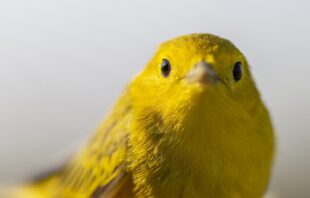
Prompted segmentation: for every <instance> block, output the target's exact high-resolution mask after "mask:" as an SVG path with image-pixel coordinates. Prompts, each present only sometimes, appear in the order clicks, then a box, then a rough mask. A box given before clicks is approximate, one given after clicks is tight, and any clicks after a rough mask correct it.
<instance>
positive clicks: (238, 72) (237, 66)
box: [233, 62, 242, 81]
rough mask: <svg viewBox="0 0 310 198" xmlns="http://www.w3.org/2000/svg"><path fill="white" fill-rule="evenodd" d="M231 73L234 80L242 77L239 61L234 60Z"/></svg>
mask: <svg viewBox="0 0 310 198" xmlns="http://www.w3.org/2000/svg"><path fill="white" fill-rule="evenodd" d="M233 75H234V79H235V81H239V80H240V79H241V77H242V64H241V63H240V62H236V63H235V66H234V69H233Z"/></svg>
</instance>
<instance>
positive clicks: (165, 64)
mask: <svg viewBox="0 0 310 198" xmlns="http://www.w3.org/2000/svg"><path fill="white" fill-rule="evenodd" d="M170 71H171V65H170V63H169V61H168V60H167V59H163V60H162V62H161V74H162V75H163V76H164V77H168V76H169V74H170Z"/></svg>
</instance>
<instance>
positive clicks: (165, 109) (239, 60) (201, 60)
mask: <svg viewBox="0 0 310 198" xmlns="http://www.w3.org/2000/svg"><path fill="white" fill-rule="evenodd" d="M131 90H132V91H131V93H132V97H133V103H134V105H136V106H137V108H138V109H140V111H156V114H157V116H158V117H160V118H162V119H163V120H165V122H166V120H168V121H171V122H173V123H174V125H178V124H179V125H180V124H181V123H180V122H182V121H183V120H184V119H185V117H186V116H190V115H191V111H190V110H191V109H193V108H192V107H197V108H202V107H204V108H207V107H205V106H211V105H212V106H213V107H214V106H220V105H221V103H231V104H232V105H238V106H241V107H242V108H243V107H244V108H247V106H248V105H247V103H249V102H250V101H252V100H253V99H255V98H257V95H258V94H257V91H256V88H255V85H254V83H253V81H252V78H251V75H250V72H249V69H248V64H247V62H246V59H245V57H244V56H243V55H242V54H241V52H240V51H239V50H238V49H237V48H236V47H235V46H234V45H233V44H232V43H230V42H229V41H227V40H225V39H222V38H219V37H217V36H213V35H209V34H195V35H188V36H182V37H179V38H176V39H174V40H171V41H168V42H166V43H164V44H163V45H161V46H160V48H159V50H158V51H157V53H156V54H155V56H154V57H153V59H152V60H151V61H150V62H149V64H148V65H147V67H146V68H145V70H144V71H143V72H142V73H141V74H140V75H139V76H138V77H137V78H136V79H135V80H134V82H133V83H132V89H131ZM208 101H209V102H208ZM209 109H210V108H209ZM137 111H139V110H137ZM215 113H216V112H215Z"/></svg>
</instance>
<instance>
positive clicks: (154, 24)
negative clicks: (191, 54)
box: [0, 0, 310, 198]
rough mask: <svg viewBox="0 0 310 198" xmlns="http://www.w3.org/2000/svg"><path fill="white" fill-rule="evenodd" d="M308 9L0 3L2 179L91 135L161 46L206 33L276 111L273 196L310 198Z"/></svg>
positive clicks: (277, 2) (277, 4)
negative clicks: (219, 41) (235, 56)
mask: <svg viewBox="0 0 310 198" xmlns="http://www.w3.org/2000/svg"><path fill="white" fill-rule="evenodd" d="M309 10H310V3H309V1H306V0H305V1H302V0H296V1H285V0H273V1H251V2H250V1H241V0H234V1H221V0H212V1H211V0H204V1H195V0H191V1H184V0H178V1H177V0H174V1H164V0H156V1H145V0H144V1H143V0H141V1H137V0H131V1H112V0H111V1H99V0H93V1H82V0H53V1H41V0H28V1H23V0H20V1H18V0H10V1H1V2H0V182H2V183H3V182H9V181H16V180H18V179H20V178H25V177H27V176H29V175H32V174H33V173H35V172H38V170H41V169H42V167H44V166H46V165H47V164H48V162H49V161H50V159H51V158H53V157H54V156H56V155H58V153H61V152H62V151H63V150H64V149H66V148H68V147H70V145H74V144H75V143H76V142H78V141H79V140H81V139H83V138H84V137H87V136H89V135H90V134H91V133H92V132H94V130H95V129H96V127H97V126H98V124H99V122H100V121H101V119H102V118H103V117H104V115H105V114H106V112H108V110H109V108H110V107H111V105H112V104H113V102H114V101H115V99H116V98H117V97H118V95H119V94H120V93H121V92H122V89H123V87H124V86H125V84H126V83H127V82H128V81H129V80H130V79H131V78H132V76H133V75H135V74H136V73H137V72H138V71H139V70H140V69H141V68H143V66H144V65H145V64H146V62H147V61H148V59H149V58H150V57H151V56H152V54H153V52H154V50H155V49H156V46H158V44H160V43H161V42H163V41H165V40H167V39H170V38H173V37H175V36H178V35H182V34H187V33H193V32H210V33H213V34H216V35H220V36H222V37H225V38H228V39H229V40H231V41H232V42H233V43H235V44H236V45H237V46H238V47H239V48H240V49H241V51H242V52H243V53H244V54H245V55H246V56H247V58H248V61H249V63H250V64H251V66H252V71H253V73H254V76H255V79H256V81H257V84H258V87H259V89H260V90H261V93H262V97H263V98H264V100H265V101H266V104H267V105H268V107H269V109H270V111H271V114H272V117H273V121H274V126H275V129H276V131H277V137H278V155H277V159H276V164H275V168H274V174H273V181H272V184H271V187H270V190H271V191H273V192H276V193H277V194H278V195H279V197H284V198H290V197H294V198H303V197H309V196H310V188H309V183H310V144H309V141H310V78H309V75H310V64H309V62H310V61H309V60H310V59H309V58H310V54H309V53H310V12H309ZM240 171H242V170H240Z"/></svg>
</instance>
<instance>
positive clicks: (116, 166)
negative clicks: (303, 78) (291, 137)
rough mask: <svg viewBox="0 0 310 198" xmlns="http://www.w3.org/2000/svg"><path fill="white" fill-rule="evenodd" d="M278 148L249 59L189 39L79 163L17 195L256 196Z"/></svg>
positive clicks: (165, 54)
mask: <svg viewBox="0 0 310 198" xmlns="http://www.w3.org/2000/svg"><path fill="white" fill-rule="evenodd" d="M273 150H274V136H273V130H272V125H271V121H270V118H269V115H268V111H267V109H266V107H265V106H264V104H263V102H262V101H261V99H260V95H259V93H258V91H257V89H256V87H255V83H254V81H253V78H252V76H251V73H250V70H249V66H248V63H247V61H246V59H245V57H244V55H242V53H241V52H240V51H239V50H238V49H237V48H236V47H235V46H234V45H233V44H232V43H231V42H229V41H228V40H225V39H222V38H220V37H217V36H214V35H210V34H192V35H186V36H181V37H178V38H176V39H173V40H171V41H168V42H166V43H164V44H162V45H161V46H160V48H159V49H158V51H157V52H156V54H155V55H154V57H153V58H152V59H151V61H150V62H149V63H148V64H147V66H146V67H145V69H144V70H143V71H142V72H141V73H140V74H139V75H138V76H137V77H135V78H134V79H133V80H132V82H131V83H130V84H129V85H128V87H127V88H126V90H125V92H124V94H123V95H122V96H121V97H120V99H119V101H118V102H117V103H116V105H115V107H114V108H113V110H112V112H111V114H110V115H109V116H108V118H107V119H106V120H105V121H104V122H103V124H102V125H101V127H100V128H99V130H98V132H97V133H96V134H95V135H94V136H93V137H92V138H91V140H90V141H89V143H88V144H87V146H86V147H85V148H84V149H82V150H81V151H80V152H79V153H78V154H77V155H76V156H75V157H74V159H72V160H71V161H70V162H69V163H68V164H66V165H65V166H63V167H62V168H60V169H59V170H58V171H56V172H54V173H51V174H50V175H49V176H47V177H45V178H43V179H40V180H37V181H35V182H33V183H31V184H28V185H25V186H22V187H20V188H16V189H14V190H13V193H12V194H11V196H12V197H14V196H15V197H25V198H28V197H29V198H30V197H31V198H36V197H38V198H39V197H48V198H52V197H57V198H58V197H78V198H87V197H93V198H99V197H116V198H119V197H120V198H121V197H153V198H174V197H186V198H187V197H188V198H196V197H211V198H230V197H231V198H243V197H244V198H259V197H262V196H263V195H264V193H265V191H266V188H267V186H268V181H269V178H270V174H271V166H272V160H273Z"/></svg>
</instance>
